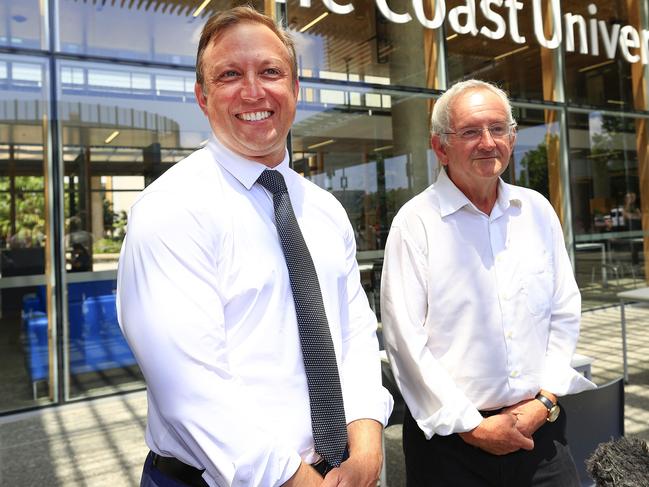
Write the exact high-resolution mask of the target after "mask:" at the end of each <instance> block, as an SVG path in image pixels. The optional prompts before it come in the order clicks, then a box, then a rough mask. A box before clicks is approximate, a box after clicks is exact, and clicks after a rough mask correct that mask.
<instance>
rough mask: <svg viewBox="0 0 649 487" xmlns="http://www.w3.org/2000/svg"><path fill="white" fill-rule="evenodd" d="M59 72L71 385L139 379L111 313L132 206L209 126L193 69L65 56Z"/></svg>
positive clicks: (109, 386) (76, 388)
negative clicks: (197, 97)
mask: <svg viewBox="0 0 649 487" xmlns="http://www.w3.org/2000/svg"><path fill="white" fill-rule="evenodd" d="M58 70H59V73H60V74H61V77H62V79H63V80H64V82H63V83H62V86H61V92H60V94H59V97H60V98H59V103H58V106H59V119H60V121H61V134H62V140H63V162H64V165H65V177H64V198H65V221H66V227H65V230H66V236H65V247H66V271H67V272H68V277H67V281H68V283H69V285H68V302H67V305H68V314H69V323H70V330H69V335H70V337H71V338H70V372H71V374H72V379H73V380H71V381H70V384H71V390H70V393H71V395H72V396H82V395H88V394H99V393H102V392H106V391H112V390H122V389H124V388H130V387H134V386H137V387H140V386H141V385H142V384H141V382H140V381H141V375H140V373H139V370H138V369H137V366H136V365H135V360H134V358H133V355H132V354H131V352H130V350H129V348H128V346H127V345H126V342H125V341H124V339H123V337H122V335H121V333H120V331H119V327H118V324H117V318H116V312H115V278H116V275H117V260H118V256H119V249H120V247H121V244H122V240H123V238H124V235H125V231H126V225H127V212H128V210H129V208H130V206H131V204H132V203H133V202H134V200H135V198H136V197H137V195H138V194H139V192H140V191H141V190H142V189H144V187H145V186H146V185H147V184H149V183H150V182H152V181H153V180H154V179H156V178H157V177H158V176H159V175H161V174H162V173H163V172H164V171H166V170H167V169H168V168H169V167H171V166H172V165H173V164H175V163H176V162H178V161H179V160H180V159H182V158H183V157H185V156H187V155H188V154H190V153H191V152H192V151H193V150H194V149H196V148H198V147H199V146H200V145H201V143H202V142H203V141H205V140H206V139H207V138H208V137H209V134H210V133H211V131H210V128H209V125H208V123H207V120H206V119H205V117H204V115H203V114H202V113H201V111H200V109H199V108H198V105H197V104H196V101H195V99H194V94H193V84H194V73H193V71H191V70H188V71H179V70H160V69H148V68H136V67H130V66H116V65H108V64H98V63H86V62H74V61H61V62H60V63H59V65H58ZM66 81H67V83H66ZM190 86H191V88H192V89H191V90H190V89H189V88H188V87H190ZM82 330H86V331H85V332H82ZM88 330H92V333H90V332H89V331H88Z"/></svg>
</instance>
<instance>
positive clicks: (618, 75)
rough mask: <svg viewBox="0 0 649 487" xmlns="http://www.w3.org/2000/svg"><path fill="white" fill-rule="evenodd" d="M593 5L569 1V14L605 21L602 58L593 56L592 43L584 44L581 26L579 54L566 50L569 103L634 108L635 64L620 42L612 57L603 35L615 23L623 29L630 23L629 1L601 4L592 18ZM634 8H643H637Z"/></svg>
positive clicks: (577, 38)
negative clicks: (627, 56)
mask: <svg viewBox="0 0 649 487" xmlns="http://www.w3.org/2000/svg"><path fill="white" fill-rule="evenodd" d="M562 3H563V2H562ZM593 3H594V2H592V1H591V0H588V1H585V0H572V1H568V2H565V9H566V11H570V12H571V13H573V14H575V15H581V17H582V18H584V19H585V21H587V22H588V21H589V20H590V19H598V20H603V21H605V23H604V22H603V23H604V26H599V27H600V30H599V32H598V33H597V39H598V43H597V45H598V50H599V54H598V55H594V53H593V45H592V41H591V43H590V45H589V44H588V43H586V44H584V43H582V42H581V41H580V32H581V30H580V27H579V26H578V25H577V26H575V27H574V31H575V32H576V35H575V42H574V44H575V47H574V49H575V51H574V52H570V51H566V61H565V67H566V96H567V101H568V102H569V103H573V104H583V105H590V106H598V107H605V108H608V109H609V110H616V109H620V107H624V108H626V109H630V108H632V107H633V95H632V93H633V91H632V85H631V63H629V62H628V61H627V60H626V59H624V57H623V55H622V52H621V49H620V47H619V43H618V42H617V39H615V42H614V43H613V47H614V48H615V54H614V55H613V56H611V57H609V55H607V49H606V46H605V44H604V42H603V37H602V33H601V29H602V27H605V28H606V29H605V30H606V32H609V29H612V28H614V25H615V24H618V25H621V26H626V25H627V24H629V12H628V9H627V2H597V5H596V9H597V12H596V13H595V15H590V14H589V12H588V6H589V5H591V4H593ZM631 3H633V4H635V3H636V2H631ZM634 8H639V7H637V6H634ZM586 25H587V26H589V25H590V24H589V23H588V24H586ZM589 32H590V33H592V31H589ZM582 40H583V39H582ZM581 49H587V50H588V54H584V53H581V52H580V50H581ZM635 51H637V50H636V49H631V52H635Z"/></svg>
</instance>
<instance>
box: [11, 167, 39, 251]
mask: <svg viewBox="0 0 649 487" xmlns="http://www.w3.org/2000/svg"><path fill="white" fill-rule="evenodd" d="M10 184H11V182H10V178H9V177H7V176H4V177H0V237H1V238H2V239H3V240H4V241H12V242H14V244H15V245H20V246H25V247H37V246H40V245H42V240H43V237H44V234H45V195H44V191H43V178H42V177H38V176H17V177H15V179H14V186H15V197H14V202H15V207H16V221H15V228H16V231H15V234H13V235H12V229H11V226H12V225H11V223H12V222H11V196H10V194H9V191H10Z"/></svg>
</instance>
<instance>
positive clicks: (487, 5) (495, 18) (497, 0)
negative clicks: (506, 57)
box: [480, 0, 507, 40]
mask: <svg viewBox="0 0 649 487" xmlns="http://www.w3.org/2000/svg"><path fill="white" fill-rule="evenodd" d="M492 3H493V4H495V5H496V6H497V7H502V5H503V0H482V1H481V2H480V10H482V13H483V15H484V16H485V18H486V19H487V20H491V21H492V22H493V23H494V24H496V30H492V29H489V28H488V27H486V26H484V27H482V28H481V29H480V33H481V34H482V35H483V36H485V37H486V38H487V39H493V40H497V39H502V38H503V37H505V32H507V25H506V24H505V21H504V20H503V18H502V17H501V16H500V15H499V14H497V13H496V12H494V11H493V10H491V4H492Z"/></svg>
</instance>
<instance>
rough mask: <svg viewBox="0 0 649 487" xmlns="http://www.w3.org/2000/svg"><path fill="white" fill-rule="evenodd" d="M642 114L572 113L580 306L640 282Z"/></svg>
mask: <svg viewBox="0 0 649 487" xmlns="http://www.w3.org/2000/svg"><path fill="white" fill-rule="evenodd" d="M642 122H644V121H643V120H642V119H638V118H633V117H621V116H614V115H609V114H603V113H601V112H590V113H572V114H570V116H569V127H570V161H571V167H570V173H571V190H572V214H573V225H574V231H575V241H576V265H577V276H578V279H579V284H580V287H581V289H582V294H583V296H584V303H585V307H588V305H589V304H590V305H591V306H592V305H593V304H597V303H598V302H599V303H600V305H601V301H610V302H615V303H617V302H618V300H617V297H616V293H618V292H620V291H622V290H625V289H627V290H628V289H632V288H635V287H639V286H644V285H645V284H644V279H645V277H644V255H643V241H644V235H645V232H644V231H643V228H642V218H641V200H642V199H643V198H647V197H649V195H647V194H646V193H645V191H646V188H644V187H643V185H642V184H641V181H640V179H639V174H638V153H637V145H636V144H637V143H636V137H637V135H636V134H637V133H638V130H637V127H638V125H640V124H641V123H642Z"/></svg>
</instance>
